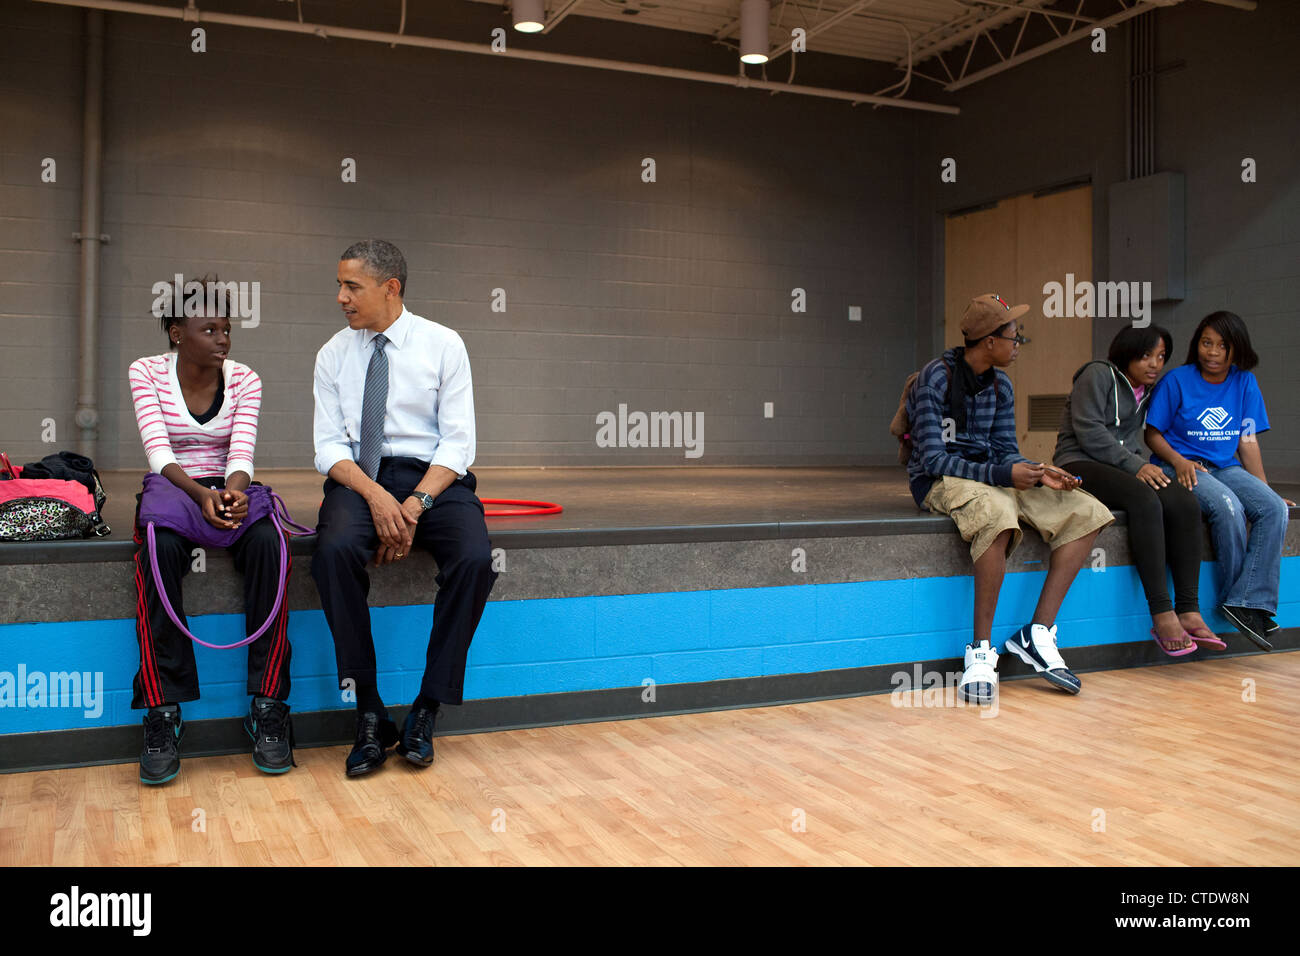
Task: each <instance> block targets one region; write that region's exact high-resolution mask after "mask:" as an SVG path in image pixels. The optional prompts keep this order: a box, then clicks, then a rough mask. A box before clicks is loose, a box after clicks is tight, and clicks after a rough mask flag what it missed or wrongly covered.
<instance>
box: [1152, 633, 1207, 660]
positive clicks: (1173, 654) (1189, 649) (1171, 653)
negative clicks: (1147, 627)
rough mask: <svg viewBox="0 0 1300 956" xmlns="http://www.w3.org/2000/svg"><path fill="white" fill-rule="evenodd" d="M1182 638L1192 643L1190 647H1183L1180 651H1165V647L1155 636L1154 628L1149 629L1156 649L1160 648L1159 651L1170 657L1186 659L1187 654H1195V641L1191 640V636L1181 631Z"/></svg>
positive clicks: (1156, 635) (1157, 636)
mask: <svg viewBox="0 0 1300 956" xmlns="http://www.w3.org/2000/svg"><path fill="white" fill-rule="evenodd" d="M1183 637H1185V638H1187V639H1188V640H1189V641H1192V646H1191V647H1184V648H1183V649H1182V650H1181V651H1171V650H1166V648H1165V646H1164V645H1163V644H1161V643H1160V636H1159V635H1158V634H1156V629H1155V628H1154V627H1153V628H1151V638H1152V640H1154V641H1155V642H1156V647H1158V648H1160V650H1162V651H1164V652H1165V653H1166V654H1168V655H1169V656H1170V657H1186V656H1187V655H1188V654H1195V653H1196V641H1195V640H1194V639H1193V638H1192V635H1190V634H1188V633H1187V632H1186V631H1183Z"/></svg>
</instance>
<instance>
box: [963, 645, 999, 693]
mask: <svg viewBox="0 0 1300 956" xmlns="http://www.w3.org/2000/svg"><path fill="white" fill-rule="evenodd" d="M997 692H998V652H997V651H995V650H993V647H992V645H990V644H989V642H988V641H981V642H980V643H978V644H967V645H966V669H965V670H964V671H963V672H962V675H961V683H960V684H958V685H957V693H959V694H960V695H961V697H962V700H966V701H969V702H970V703H972V704H991V703H993V698H994V696H995V695H996V694H997Z"/></svg>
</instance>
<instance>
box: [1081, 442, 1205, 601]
mask: <svg viewBox="0 0 1300 956" xmlns="http://www.w3.org/2000/svg"><path fill="white" fill-rule="evenodd" d="M1061 467H1062V468H1064V469H1065V470H1066V471H1070V472H1073V473H1074V474H1076V475H1078V476H1080V477H1081V478H1083V490H1084V491H1087V492H1089V493H1090V494H1092V496H1093V497H1094V498H1096V499H1097V500H1098V501H1100V502H1101V503H1102V504H1104V505H1105V506H1106V507H1107V508H1116V509H1119V510H1122V511H1124V512H1125V513H1126V514H1127V516H1128V543H1129V550H1130V551H1131V552H1132V553H1133V563H1134V564H1135V565H1137V572H1138V577H1140V578H1141V579H1142V590H1143V591H1145V592H1146V598H1147V607H1148V609H1149V610H1150V611H1151V614H1152V616H1153V617H1154V616H1155V615H1157V614H1163V613H1164V612H1165V611H1170V610H1173V611H1177V612H1178V613H1179V614H1186V613H1189V612H1193V611H1198V610H1200V608H1199V606H1198V594H1197V580H1198V578H1199V575H1200V573H1201V536H1202V534H1203V533H1204V532H1203V530H1202V525H1201V506H1200V504H1199V503H1198V502H1197V500H1196V495H1195V494H1194V493H1193V492H1190V491H1188V490H1187V489H1186V488H1184V487H1183V486H1182V485H1180V484H1179V483H1178V482H1176V481H1171V482H1169V484H1168V485H1166V486H1165V487H1164V488H1161V489H1160V490H1159V491H1156V489H1154V488H1152V487H1151V486H1150V485H1148V484H1147V483H1146V482H1145V481H1143V480H1142V479H1140V478H1137V477H1136V476H1134V475H1130V474H1129V473H1128V472H1126V471H1124V470H1122V469H1120V468H1115V467H1113V466H1111V465H1106V464H1103V463H1101V462H1099V461H1072V462H1067V463H1064V464H1062V465H1061ZM1166 564H1168V565H1169V568H1170V570H1171V571H1173V576H1174V598H1175V600H1174V601H1173V602H1171V601H1170V600H1169V584H1168V582H1167V581H1166V580H1165V565H1166Z"/></svg>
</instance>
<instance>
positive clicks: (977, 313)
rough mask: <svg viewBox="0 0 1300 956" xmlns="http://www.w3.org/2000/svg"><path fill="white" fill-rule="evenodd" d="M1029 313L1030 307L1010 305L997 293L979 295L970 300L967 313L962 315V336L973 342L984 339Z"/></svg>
mask: <svg viewBox="0 0 1300 956" xmlns="http://www.w3.org/2000/svg"><path fill="white" fill-rule="evenodd" d="M1028 311H1029V306H1027V305H1014V306H1013V305H1009V304H1008V303H1007V300H1006V299H1004V298H1002V296H1000V295H998V294H997V293H996V292H986V293H984V295H977V296H976V297H975V298H973V299H971V300H970V304H969V305H968V306H966V311H965V313H963V314H962V317H961V334H962V335H964V336H965V337H966V338H967V339H969V340H971V341H974V340H975V339H982V338H984V336H986V335H992V334H993V333H994V332H996V331H997V330H998V329H999V328H1000V327H1002V326H1004V325H1006V324H1007V323H1008V322H1012V321H1014V320H1016V319H1018V318H1020V317H1021V316H1022V315H1024V314H1025V313H1026V312H1028Z"/></svg>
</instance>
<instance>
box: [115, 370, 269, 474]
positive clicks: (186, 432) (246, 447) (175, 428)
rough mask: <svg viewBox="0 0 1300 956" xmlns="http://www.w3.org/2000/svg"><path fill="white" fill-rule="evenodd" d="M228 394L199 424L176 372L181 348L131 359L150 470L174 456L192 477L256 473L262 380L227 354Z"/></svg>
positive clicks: (224, 372) (133, 396)
mask: <svg viewBox="0 0 1300 956" xmlns="http://www.w3.org/2000/svg"><path fill="white" fill-rule="evenodd" d="M222 377H223V378H224V380H225V396H224V398H223V400H222V403H221V410H220V411H219V412H217V416H216V417H215V418H213V419H212V420H211V421H209V422H208V423H207V424H205V425H200V424H199V423H198V422H197V421H195V420H194V416H193V415H191V414H190V410H189V408H188V407H186V405H185V396H184V394H183V393H182V392H181V385H180V381H179V380H178V379H177V378H176V353H175V352H168V353H166V354H164V355H150V356H147V357H145V358H141V359H136V360H135V361H134V362H132V363H131V369H130V372H129V374H128V378H129V380H130V383H131V400H132V401H133V402H135V422H136V424H137V425H138V426H139V427H140V440H141V441H142V442H144V453H145V454H146V455H148V456H149V470H150V471H155V472H158V473H159V474H161V473H162V470H163V469H164V468H166V467H167V466H168V465H170V464H172V463H173V462H174V463H176V464H178V465H180V466H181V468H183V469H184V470H185V473H186V474H187V475H189V476H190V477H191V478H202V477H208V476H212V475H220V476H223V477H226V478H229V477H230V476H231V475H232V474H234V473H235V472H237V471H244V472H247V473H248V477H249V478H252V477H253V446H254V445H256V444H257V416H258V413H259V412H260V411H261V408H262V380H261V379H260V378H258V377H257V373H256V372H254V371H253V370H252V369H251V368H249V367H248V366H247V365H241V364H240V363H239V362H232V361H231V360H230V359H226V360H225V362H224V363H223V365H222Z"/></svg>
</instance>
